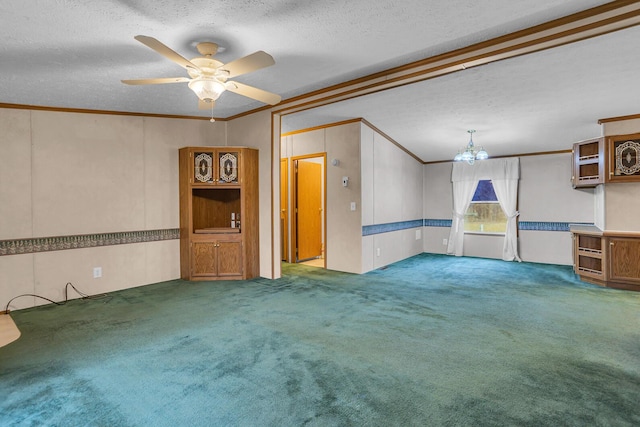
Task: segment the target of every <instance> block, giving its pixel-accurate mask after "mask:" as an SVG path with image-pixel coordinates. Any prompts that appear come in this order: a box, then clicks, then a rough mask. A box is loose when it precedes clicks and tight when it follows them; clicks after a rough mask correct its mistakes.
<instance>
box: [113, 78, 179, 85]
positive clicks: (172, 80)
mask: <svg viewBox="0 0 640 427" xmlns="http://www.w3.org/2000/svg"><path fill="white" fill-rule="evenodd" d="M189 80H190V79H188V78H187V77H166V78H161V79H137V80H120V81H121V82H122V83H124V84H126V85H161V84H164V83H185V82H188V81H189Z"/></svg>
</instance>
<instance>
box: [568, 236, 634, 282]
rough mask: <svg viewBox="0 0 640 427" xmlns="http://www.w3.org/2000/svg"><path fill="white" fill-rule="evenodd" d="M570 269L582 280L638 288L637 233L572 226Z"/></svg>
mask: <svg viewBox="0 0 640 427" xmlns="http://www.w3.org/2000/svg"><path fill="white" fill-rule="evenodd" d="M571 233H572V234H573V240H574V252H573V253H574V265H573V268H574V271H575V273H576V274H578V275H579V276H580V279H581V280H584V281H585V282H589V283H594V284H597V285H601V286H607V287H611V288H618V289H627V290H634V291H640V233H624V232H603V231H601V230H599V229H598V228H596V227H593V226H572V227H571Z"/></svg>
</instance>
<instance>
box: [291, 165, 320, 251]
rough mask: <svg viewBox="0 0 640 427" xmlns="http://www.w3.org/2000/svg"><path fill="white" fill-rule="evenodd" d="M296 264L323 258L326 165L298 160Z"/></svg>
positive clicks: (296, 172)
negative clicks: (323, 190)
mask: <svg viewBox="0 0 640 427" xmlns="http://www.w3.org/2000/svg"><path fill="white" fill-rule="evenodd" d="M295 179H296V186H295V188H296V198H295V199H296V218H297V220H296V228H297V230H296V247H297V252H298V254H297V257H296V261H304V260H307V259H312V258H317V257H319V256H321V255H322V218H323V212H322V164H321V163H317V162H314V161H311V160H303V159H299V160H296V168H295Z"/></svg>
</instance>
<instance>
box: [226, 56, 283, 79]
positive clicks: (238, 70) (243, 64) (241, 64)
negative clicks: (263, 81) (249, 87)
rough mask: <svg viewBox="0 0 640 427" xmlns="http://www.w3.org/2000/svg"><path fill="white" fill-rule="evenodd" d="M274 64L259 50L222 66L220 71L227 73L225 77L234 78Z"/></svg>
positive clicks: (270, 58) (271, 59) (271, 58)
mask: <svg viewBox="0 0 640 427" xmlns="http://www.w3.org/2000/svg"><path fill="white" fill-rule="evenodd" d="M275 63H276V61H274V60H273V57H272V56H271V55H269V54H268V53H266V52H263V51H261V50H259V51H257V52H254V53H252V54H251V55H247V56H244V57H242V58H238V59H236V60H235V61H231V62H229V63H228V64H224V65H223V66H222V67H220V69H221V70H226V71H228V72H229V75H228V76H227V77H235V76H239V75H241V74H246V73H250V72H252V71H256V70H259V69H260V68H265V67H270V66H271V65H273V64H275Z"/></svg>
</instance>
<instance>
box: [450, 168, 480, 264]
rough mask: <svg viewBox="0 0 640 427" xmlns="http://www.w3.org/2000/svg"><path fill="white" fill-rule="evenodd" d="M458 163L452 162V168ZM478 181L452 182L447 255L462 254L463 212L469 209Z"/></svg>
mask: <svg viewBox="0 0 640 427" xmlns="http://www.w3.org/2000/svg"><path fill="white" fill-rule="evenodd" d="M459 164H460V163H454V165H453V166H454V168H455V166H457V165H459ZM478 181H479V180H477V179H476V180H474V181H472V180H468V181H455V182H454V183H453V220H452V221H451V232H450V233H449V244H448V245H447V254H449V255H455V256H462V246H463V244H464V214H465V212H467V209H469V205H470V204H471V199H473V193H475V192H476V187H477V186H478Z"/></svg>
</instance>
